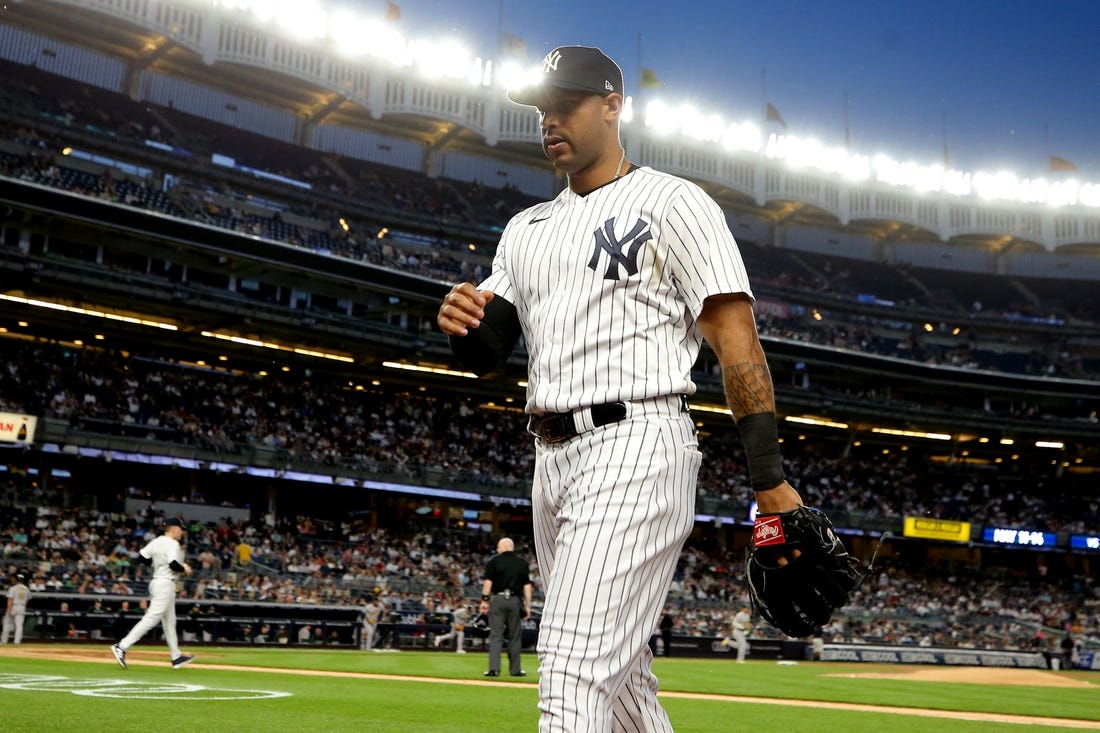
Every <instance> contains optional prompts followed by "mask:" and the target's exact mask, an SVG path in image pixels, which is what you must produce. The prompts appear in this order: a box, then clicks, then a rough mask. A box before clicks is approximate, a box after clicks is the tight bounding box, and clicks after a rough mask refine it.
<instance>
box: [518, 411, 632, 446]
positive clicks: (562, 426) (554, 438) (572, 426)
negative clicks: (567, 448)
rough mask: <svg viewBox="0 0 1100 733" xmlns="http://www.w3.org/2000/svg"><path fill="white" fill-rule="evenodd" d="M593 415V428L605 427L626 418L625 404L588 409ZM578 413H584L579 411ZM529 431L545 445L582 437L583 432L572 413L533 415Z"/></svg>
mask: <svg viewBox="0 0 1100 733" xmlns="http://www.w3.org/2000/svg"><path fill="white" fill-rule="evenodd" d="M586 409H587V410H588V411H589V412H590V413H591V415H592V427H596V428H599V427H603V426H604V425H610V424H611V423H614V422H619V421H620V420H622V419H623V418H625V417H626V403H625V402H607V403H604V404H602V405H592V407H589V408H586ZM578 412H583V410H579V411H578ZM527 429H528V430H530V431H531V432H532V433H534V434H535V435H536V436H538V438H539V440H541V441H543V442H544V443H560V442H562V441H563V440H569V439H570V438H575V437H577V436H578V435H580V434H581V433H582V432H584V431H583V430H581V429H580V428H578V427H577V421H576V419H575V416H574V413H572V412H552V413H550V414H548V415H538V416H535V415H532V416H531V419H530V421H529V422H528V425H527Z"/></svg>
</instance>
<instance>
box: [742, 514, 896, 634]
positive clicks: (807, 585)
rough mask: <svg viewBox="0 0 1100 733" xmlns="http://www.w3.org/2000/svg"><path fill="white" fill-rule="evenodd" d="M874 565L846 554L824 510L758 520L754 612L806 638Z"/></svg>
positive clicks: (751, 574) (749, 566) (749, 570)
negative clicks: (865, 563)
mask: <svg viewBox="0 0 1100 733" xmlns="http://www.w3.org/2000/svg"><path fill="white" fill-rule="evenodd" d="M879 543H880V544H881V543H882V540H881V539H880V540H879ZM875 554H876V555H877V554H878V550H877V549H876V550H875ZM873 564H874V558H872V559H871V564H870V565H867V566H866V567H864V565H863V564H862V563H860V562H859V561H858V560H856V559H855V558H853V557H852V556H851V555H849V554H848V551H847V550H845V549H844V545H843V543H841V541H840V538H838V537H837V535H836V532H834V531H833V525H832V522H830V521H829V518H828V517H827V516H825V514H824V513H823V512H822V511H820V510H818V509H811V508H810V507H799V508H798V509H795V510H793V511H789V512H782V513H781V514H768V515H764V516H759V517H757V518H756V523H755V524H754V525H753V532H752V544H751V545H750V547H749V557H748V561H747V563H746V567H745V570H746V576H747V577H748V583H749V595H750V597H751V598H752V605H753V608H754V609H755V610H756V612H758V613H759V614H760V615H761V616H763V617H764V620H765V621H767V622H768V623H770V624H771V625H772V626H774V627H776V628H777V629H779V630H780V631H782V632H783V633H784V634H787V635H788V636H792V637H803V636H809V635H810V634H811V633H813V630H814V628H815V627H817V626H823V625H825V624H827V623H828V622H829V619H830V618H832V615H833V612H834V611H835V610H836V609H838V608H840V607H841V606H843V605H845V604H846V603H847V602H848V596H849V594H850V593H851V592H852V591H853V590H855V589H856V588H857V587H858V586H859V584H860V583H862V582H863V580H864V578H866V577H867V575H868V574H869V573H870V572H871V566H872V565H873Z"/></svg>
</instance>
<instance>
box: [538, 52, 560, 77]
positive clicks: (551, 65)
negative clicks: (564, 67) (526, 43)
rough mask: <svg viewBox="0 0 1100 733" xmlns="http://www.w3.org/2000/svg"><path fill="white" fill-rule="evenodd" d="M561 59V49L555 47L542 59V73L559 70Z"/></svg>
mask: <svg viewBox="0 0 1100 733" xmlns="http://www.w3.org/2000/svg"><path fill="white" fill-rule="evenodd" d="M559 61H561V51H559V50H557V49H556V48H555V49H554V50H553V51H551V52H550V53H548V54H546V58H544V59H543V60H542V73H544V74H549V73H550V72H551V71H557V70H558V62H559Z"/></svg>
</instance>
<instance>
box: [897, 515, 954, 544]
mask: <svg viewBox="0 0 1100 733" xmlns="http://www.w3.org/2000/svg"><path fill="white" fill-rule="evenodd" d="M904 534H905V536H906V537H920V538H922V539H926V540H947V541H949V542H969V541H970V522H956V521H954V520H952V519H930V518H928V517H906V518H905V532H904Z"/></svg>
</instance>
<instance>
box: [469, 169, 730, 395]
mask: <svg viewBox="0 0 1100 733" xmlns="http://www.w3.org/2000/svg"><path fill="white" fill-rule="evenodd" d="M479 287H480V288H481V289H483V290H491V291H493V293H494V294H495V295H496V296H497V297H501V298H504V299H505V300H507V301H508V302H510V303H512V304H513V305H515V306H516V310H517V313H518V315H519V320H520V323H521V324H522V327H523V337H524V340H525V342H526V345H527V353H528V356H529V361H528V386H527V411H528V412H534V413H543V412H565V411H567V410H573V409H576V408H579V407H586V406H589V405H594V404H599V403H603V402H616V401H619V400H638V399H644V398H647V397H658V396H663V395H670V394H692V393H694V392H695V384H694V382H692V380H691V367H692V365H693V364H694V363H695V359H696V357H697V356H698V355H699V349H700V346H701V345H702V340H703V339H702V334H701V333H700V331H699V328H698V326H697V324H696V320H697V319H698V317H699V314H700V313H701V312H702V309H703V301H704V300H705V299H706V298H707V297H709V296H711V295H717V294H721V293H746V294H748V295H749V296H750V297H751V296H752V291H751V290H750V289H749V281H748V276H747V274H746V272H745V266H744V263H743V262H742V260H741V253H740V251H739V250H738V249H737V243H736V242H734V239H733V235H732V234H730V230H729V227H728V225H727V224H726V220H725V216H724V215H723V214H722V211H721V209H719V208H718V204H716V203H715V202H714V200H713V199H711V198H710V196H708V195H707V194H706V193H705V192H704V191H703V190H702V189H701V188H699V187H698V186H696V185H695V184H693V183H691V182H689V181H686V180H684V179H682V178H678V177H676V176H673V175H669V174H667V173H661V172H658V171H655V170H653V169H651V168H647V167H642V168H635V169H633V170H631V171H630V172H629V173H628V174H627V175H625V176H623V177H622V178H619V179H618V180H615V181H612V182H611V183H609V184H607V185H605V186H602V187H600V188H598V189H596V190H594V191H591V192H590V193H588V194H587V195H585V196H579V195H577V194H576V193H574V192H573V191H572V190H571V189H569V188H566V189H565V190H564V191H562V192H561V193H560V194H559V195H558V196H557V198H555V199H554V200H553V201H547V202H544V203H540V204H536V205H535V206H532V207H531V208H529V209H527V210H525V211H522V212H520V213H519V214H517V215H516V216H515V217H513V218H512V220H511V221H509V222H508V225H507V226H506V227H505V229H504V233H503V234H502V235H501V240H500V244H499V246H498V247H497V252H496V257H495V259H494V261H493V271H492V272H491V273H490V275H489V277H488V278H486V279H485V280H484V281H483V282H482V283H481V284H480V285H479Z"/></svg>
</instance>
